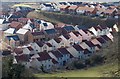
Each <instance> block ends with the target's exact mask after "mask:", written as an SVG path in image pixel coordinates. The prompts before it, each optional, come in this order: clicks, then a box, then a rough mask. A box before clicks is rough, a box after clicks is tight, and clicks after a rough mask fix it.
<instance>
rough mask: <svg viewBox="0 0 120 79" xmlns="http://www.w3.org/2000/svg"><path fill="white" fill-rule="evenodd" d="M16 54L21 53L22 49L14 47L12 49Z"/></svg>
mask: <svg viewBox="0 0 120 79" xmlns="http://www.w3.org/2000/svg"><path fill="white" fill-rule="evenodd" d="M13 51H14V52H15V53H16V54H22V53H23V49H22V48H15V49H14V50H13Z"/></svg>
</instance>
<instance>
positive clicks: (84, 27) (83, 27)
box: [77, 26, 88, 29]
mask: <svg viewBox="0 0 120 79" xmlns="http://www.w3.org/2000/svg"><path fill="white" fill-rule="evenodd" d="M77 28H79V29H88V28H87V27H86V26H77Z"/></svg>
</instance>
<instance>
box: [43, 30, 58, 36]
mask: <svg viewBox="0 0 120 79" xmlns="http://www.w3.org/2000/svg"><path fill="white" fill-rule="evenodd" d="M45 32H46V33H47V34H48V35H49V34H56V33H57V31H56V30H55V29H48V30H45Z"/></svg>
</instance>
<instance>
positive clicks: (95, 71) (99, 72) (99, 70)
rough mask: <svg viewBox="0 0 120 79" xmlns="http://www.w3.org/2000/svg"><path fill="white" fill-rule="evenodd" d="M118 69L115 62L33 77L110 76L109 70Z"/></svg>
mask: <svg viewBox="0 0 120 79" xmlns="http://www.w3.org/2000/svg"><path fill="white" fill-rule="evenodd" d="M117 70H118V65H117V64H106V65H102V66H96V67H92V68H88V69H87V70H85V69H82V70H70V71H62V72H58V73H52V74H44V73H40V74H35V75H34V76H35V77H112V75H111V74H110V73H109V72H115V71H117Z"/></svg>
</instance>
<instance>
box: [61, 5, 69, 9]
mask: <svg viewBox="0 0 120 79" xmlns="http://www.w3.org/2000/svg"><path fill="white" fill-rule="evenodd" d="M59 7H60V8H61V9H66V8H68V7H69V6H68V5H60V6H59Z"/></svg>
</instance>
